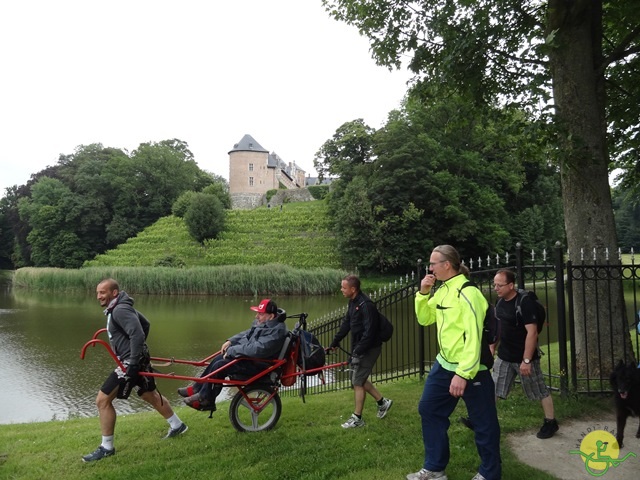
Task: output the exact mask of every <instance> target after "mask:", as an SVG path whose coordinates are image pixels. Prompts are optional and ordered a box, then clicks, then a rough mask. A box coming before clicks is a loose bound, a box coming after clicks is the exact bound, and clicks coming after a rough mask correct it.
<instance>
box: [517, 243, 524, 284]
mask: <svg viewBox="0 0 640 480" xmlns="http://www.w3.org/2000/svg"><path fill="white" fill-rule="evenodd" d="M516 280H517V281H518V288H519V289H521V290H522V289H524V269H523V268H522V244H521V243H520V242H518V243H516Z"/></svg>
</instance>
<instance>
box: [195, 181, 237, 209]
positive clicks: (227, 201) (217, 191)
mask: <svg viewBox="0 0 640 480" xmlns="http://www.w3.org/2000/svg"><path fill="white" fill-rule="evenodd" d="M202 193H206V194H207V195H215V196H216V197H218V200H220V203H221V204H222V207H223V208H225V209H227V210H229V209H230V208H231V196H230V195H229V184H228V183H227V181H226V180H224V179H221V180H218V181H215V182H214V183H212V184H211V185H209V186H207V187H205V188H204V189H203V190H202Z"/></svg>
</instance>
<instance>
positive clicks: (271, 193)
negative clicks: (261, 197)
mask: <svg viewBox="0 0 640 480" xmlns="http://www.w3.org/2000/svg"><path fill="white" fill-rule="evenodd" d="M276 193H278V190H277V189H275V188H272V189H271V190H267V193H266V194H265V195H266V197H267V203H268V202H270V201H271V199H272V198H273V196H274V195H275V194H276Z"/></svg>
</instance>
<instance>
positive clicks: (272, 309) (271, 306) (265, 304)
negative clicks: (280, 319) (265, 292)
mask: <svg viewBox="0 0 640 480" xmlns="http://www.w3.org/2000/svg"><path fill="white" fill-rule="evenodd" d="M251 310H253V311H254V312H258V313H278V306H277V305H276V302H274V301H273V300H271V299H269V298H265V299H264V300H262V301H261V302H260V305H256V306H253V307H251Z"/></svg>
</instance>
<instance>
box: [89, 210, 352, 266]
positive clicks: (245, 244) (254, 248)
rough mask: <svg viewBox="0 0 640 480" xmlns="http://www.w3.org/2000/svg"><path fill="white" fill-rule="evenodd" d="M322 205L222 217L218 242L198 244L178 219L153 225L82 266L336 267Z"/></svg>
mask: <svg viewBox="0 0 640 480" xmlns="http://www.w3.org/2000/svg"><path fill="white" fill-rule="evenodd" d="M335 243H336V242H335V238H334V235H333V233H332V232H331V231H330V229H329V221H328V218H327V214H326V204H325V202H323V201H313V202H299V203H288V204H285V205H284V207H283V209H282V210H280V208H266V207H260V208H257V209H254V210H230V211H228V212H227V224H226V230H225V232H223V233H222V235H221V236H220V238H218V239H216V240H208V241H206V242H205V243H204V245H200V244H199V243H198V242H196V241H195V240H193V239H192V238H191V237H190V236H189V233H188V232H187V228H186V226H185V225H184V222H183V220H182V219H180V218H177V217H174V216H169V217H164V218H161V219H160V220H158V221H157V222H156V223H155V224H154V225H152V226H150V227H148V228H146V229H145V230H144V231H143V232H141V233H140V234H139V235H137V236H136V237H134V238H130V239H129V240H128V241H127V242H126V243H124V244H122V245H120V246H118V247H117V248H116V249H114V250H110V251H108V252H106V253H105V254H103V255H98V256H97V257H96V258H95V259H94V260H92V261H89V262H86V263H85V266H156V265H162V264H165V265H175V266H180V265H183V266H186V267H190V266H197V265H216V266H217V265H265V264H271V263H278V264H283V265H291V266H294V267H299V268H319V267H328V268H340V266H341V265H340V261H339V258H338V256H337V254H336V248H335Z"/></svg>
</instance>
